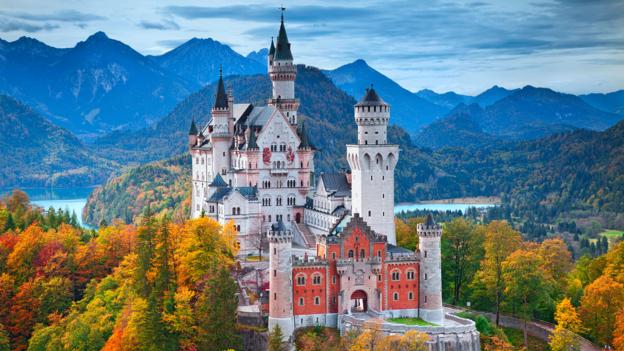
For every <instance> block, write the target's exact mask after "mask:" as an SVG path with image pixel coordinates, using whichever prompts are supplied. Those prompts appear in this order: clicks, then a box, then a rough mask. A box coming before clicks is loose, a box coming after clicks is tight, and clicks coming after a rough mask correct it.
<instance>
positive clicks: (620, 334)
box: [613, 308, 624, 351]
mask: <svg viewBox="0 0 624 351" xmlns="http://www.w3.org/2000/svg"><path fill="white" fill-rule="evenodd" d="M613 347H614V348H615V351H624V308H622V309H621V310H620V312H618V314H617V316H616V318H615V329H614V330H613Z"/></svg>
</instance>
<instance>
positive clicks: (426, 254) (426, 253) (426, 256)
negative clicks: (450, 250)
mask: <svg viewBox="0 0 624 351" xmlns="http://www.w3.org/2000/svg"><path fill="white" fill-rule="evenodd" d="M425 258H427V250H425Z"/></svg>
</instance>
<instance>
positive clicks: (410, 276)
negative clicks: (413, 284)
mask: <svg viewBox="0 0 624 351" xmlns="http://www.w3.org/2000/svg"><path fill="white" fill-rule="evenodd" d="M415 276H416V274H415V273H414V271H407V280H414V278H415Z"/></svg>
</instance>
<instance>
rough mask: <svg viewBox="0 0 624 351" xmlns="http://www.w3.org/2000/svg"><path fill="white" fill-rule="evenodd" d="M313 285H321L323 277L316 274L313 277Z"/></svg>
mask: <svg viewBox="0 0 624 351" xmlns="http://www.w3.org/2000/svg"><path fill="white" fill-rule="evenodd" d="M312 284H314V285H320V284H321V276H320V275H319V274H315V275H313V276H312Z"/></svg>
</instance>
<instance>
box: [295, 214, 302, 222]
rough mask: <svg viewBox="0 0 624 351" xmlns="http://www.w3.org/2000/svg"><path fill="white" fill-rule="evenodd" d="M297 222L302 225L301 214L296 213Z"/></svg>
mask: <svg viewBox="0 0 624 351" xmlns="http://www.w3.org/2000/svg"><path fill="white" fill-rule="evenodd" d="M295 222H297V223H301V213H299V212H297V213H295Z"/></svg>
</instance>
